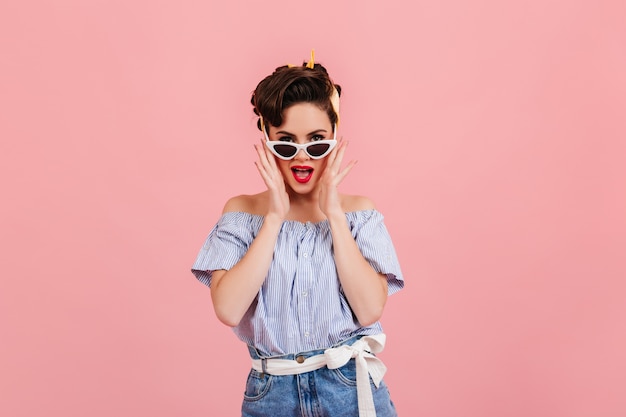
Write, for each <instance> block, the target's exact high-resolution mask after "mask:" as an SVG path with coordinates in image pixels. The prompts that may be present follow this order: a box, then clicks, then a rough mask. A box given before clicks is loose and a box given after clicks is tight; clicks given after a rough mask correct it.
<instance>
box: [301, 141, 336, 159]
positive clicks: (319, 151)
mask: <svg viewBox="0 0 626 417" xmlns="http://www.w3.org/2000/svg"><path fill="white" fill-rule="evenodd" d="M328 148H330V145H329V144H328V143H315V144H312V145H310V146H309V147H307V148H306V150H307V152H308V153H309V155H311V156H314V157H318V156H322V155H324V154H325V153H326V152H328Z"/></svg>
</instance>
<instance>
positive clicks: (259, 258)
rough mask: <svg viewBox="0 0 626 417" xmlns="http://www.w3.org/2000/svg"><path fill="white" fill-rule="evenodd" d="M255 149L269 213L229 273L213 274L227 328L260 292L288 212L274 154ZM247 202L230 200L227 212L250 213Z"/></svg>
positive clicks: (215, 303)
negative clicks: (246, 249)
mask: <svg viewBox="0 0 626 417" xmlns="http://www.w3.org/2000/svg"><path fill="white" fill-rule="evenodd" d="M255 149H256V151H257V154H258V156H259V160H258V161H257V162H255V164H256V167H257V169H258V171H259V174H260V175H261V177H262V178H263V181H264V182H265V184H266V185H267V189H268V201H267V214H266V215H265V218H264V220H263V225H262V226H261V229H260V230H259V233H258V235H257V236H256V237H255V239H254V241H253V242H252V244H251V245H250V248H248V251H247V252H246V254H245V255H244V256H243V257H242V258H241V260H240V261H239V262H238V263H237V264H236V265H235V266H233V267H232V268H231V269H230V270H228V271H224V270H220V271H214V272H213V277H212V283H211V299H212V300H213V308H214V309H215V315H216V316H217V318H218V319H219V320H220V321H221V322H222V323H224V324H226V325H227V326H237V325H238V324H239V322H240V321H241V318H242V317H243V316H244V314H246V311H248V308H250V304H252V301H254V298H255V297H256V296H257V294H258V293H259V289H260V288H261V285H263V282H264V281H265V277H266V276H267V272H268V270H269V267H270V264H271V262H272V258H273V256H274V247H275V246H276V239H277V238H278V233H279V232H280V228H281V226H282V223H283V220H284V219H285V216H286V215H287V212H289V196H288V195H287V192H286V190H285V181H284V180H283V177H282V175H281V173H280V171H279V170H278V168H277V167H276V161H275V160H274V157H273V155H272V154H271V153H270V152H269V150H268V149H267V147H266V146H263V145H261V146H258V145H257V146H255ZM245 202H246V200H245V199H243V198H237V197H236V198H234V199H231V200H229V202H228V203H226V207H224V211H249V210H250V207H248V206H247V205H246V203H245Z"/></svg>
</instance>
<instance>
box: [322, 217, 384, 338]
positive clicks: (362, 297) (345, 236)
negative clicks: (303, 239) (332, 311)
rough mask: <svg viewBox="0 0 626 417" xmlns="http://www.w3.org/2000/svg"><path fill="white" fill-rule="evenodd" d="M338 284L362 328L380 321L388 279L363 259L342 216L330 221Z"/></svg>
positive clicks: (332, 218) (331, 218)
mask: <svg viewBox="0 0 626 417" xmlns="http://www.w3.org/2000/svg"><path fill="white" fill-rule="evenodd" d="M328 220H329V222H330V229H331V233H332V237H333V252H334V258H335V265H336V267H337V273H338V275H339V281H340V282H341V286H342V287H343V291H344V293H345V295H346V298H347V299H348V303H350V307H351V308H352V311H353V312H354V314H355V316H356V318H357V319H358V321H359V323H360V324H361V325H362V326H369V325H371V324H373V323H375V322H376V321H378V320H379V319H380V317H381V316H382V314H383V309H384V307H385V303H386V302H387V279H386V277H385V275H383V274H379V273H378V272H376V271H375V270H374V268H372V266H371V265H370V264H369V263H368V262H367V260H366V259H365V258H364V257H363V254H362V253H361V251H360V250H359V247H358V246H357V244H356V242H355V240H354V237H353V236H352V233H351V232H350V229H349V227H348V223H347V220H346V217H345V214H343V213H340V214H337V215H336V216H332V217H329V219H328Z"/></svg>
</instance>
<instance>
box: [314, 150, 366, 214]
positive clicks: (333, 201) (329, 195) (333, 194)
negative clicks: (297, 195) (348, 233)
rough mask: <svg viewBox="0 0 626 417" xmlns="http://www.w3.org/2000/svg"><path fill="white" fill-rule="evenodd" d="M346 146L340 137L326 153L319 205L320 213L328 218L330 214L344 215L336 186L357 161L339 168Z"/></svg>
mask: <svg viewBox="0 0 626 417" xmlns="http://www.w3.org/2000/svg"><path fill="white" fill-rule="evenodd" d="M347 147H348V142H345V141H344V140H343V139H340V142H339V144H338V145H337V147H336V148H335V149H333V151H332V152H331V153H330V155H328V160H327V161H326V169H324V173H323V174H322V176H321V178H320V195H319V205H320V209H321V210H322V213H324V215H326V217H328V218H330V217H331V216H332V215H341V216H343V215H344V212H343V208H342V207H341V201H340V199H339V191H338V186H339V184H340V183H341V181H343V179H344V178H345V177H346V175H348V173H349V172H350V170H351V169H352V167H354V165H355V164H356V163H357V161H350V163H349V164H348V165H346V166H345V167H344V168H343V169H342V168H341V162H342V161H343V155H344V153H345V151H346V148H347Z"/></svg>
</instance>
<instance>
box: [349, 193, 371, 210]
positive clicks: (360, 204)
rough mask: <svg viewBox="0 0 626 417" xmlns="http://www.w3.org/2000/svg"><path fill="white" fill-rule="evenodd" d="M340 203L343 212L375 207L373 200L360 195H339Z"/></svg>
mask: <svg viewBox="0 0 626 417" xmlns="http://www.w3.org/2000/svg"><path fill="white" fill-rule="evenodd" d="M341 205H342V206H343V210H344V211H345V212H348V213H349V212H352V211H362V210H373V209H375V208H376V206H375V205H374V202H373V201H372V200H371V199H369V198H368V197H365V196H362V195H347V194H343V195H342V196H341Z"/></svg>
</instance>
